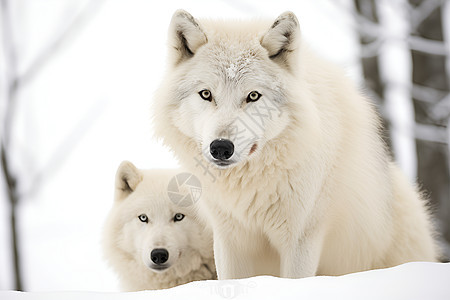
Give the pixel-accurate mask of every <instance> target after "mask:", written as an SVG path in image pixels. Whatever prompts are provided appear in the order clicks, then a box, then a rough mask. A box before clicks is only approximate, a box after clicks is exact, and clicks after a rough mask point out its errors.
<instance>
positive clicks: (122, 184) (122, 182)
mask: <svg viewBox="0 0 450 300" xmlns="http://www.w3.org/2000/svg"><path fill="white" fill-rule="evenodd" d="M141 181H142V173H141V172H140V171H139V170H138V169H137V168H136V167H135V166H134V165H133V164H132V163H130V162H129V161H123V162H122V163H121V164H120V166H119V168H118V169H117V172H116V193H115V197H114V198H115V200H122V199H124V198H125V197H126V196H128V195H129V194H131V193H132V192H133V191H134V190H135V189H136V187H137V186H138V184H139V183H140V182H141Z"/></svg>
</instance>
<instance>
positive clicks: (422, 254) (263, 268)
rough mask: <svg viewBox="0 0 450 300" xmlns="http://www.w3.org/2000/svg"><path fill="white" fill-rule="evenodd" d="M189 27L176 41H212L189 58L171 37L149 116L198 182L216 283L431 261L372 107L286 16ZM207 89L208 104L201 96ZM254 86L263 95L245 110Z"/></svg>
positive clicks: (421, 217) (413, 195)
mask: <svg viewBox="0 0 450 300" xmlns="http://www.w3.org/2000/svg"><path fill="white" fill-rule="evenodd" d="M186 16H189V17H186ZM180 19H183V20H184V21H183V22H187V21H186V20H194V19H193V18H192V17H191V16H190V15H189V14H187V13H186V12H184V11H178V12H176V13H175V15H174V17H173V19H172V25H171V28H175V27H177V25H176V24H177V23H178V22H180ZM194 22H195V24H196V25H193V26H191V27H190V29H191V31H189V32H185V35H184V38H185V39H186V40H187V41H189V40H190V35H191V34H192V30H194V31H196V33H195V34H193V37H194V40H196V41H198V38H195V37H198V36H202V35H204V36H205V37H206V39H204V40H203V41H202V42H201V43H198V42H196V48H195V49H190V51H187V52H191V54H190V55H184V56H182V55H181V54H180V52H179V51H178V50H176V47H175V46H174V45H180V40H177V38H176V35H175V33H174V32H173V30H170V31H169V41H170V43H171V44H170V45H169V47H170V49H171V52H170V54H171V55H170V56H169V70H168V72H167V74H166V76H165V78H164V80H163V82H162V85H161V87H160V89H159V90H158V92H157V95H156V97H155V100H154V107H153V109H154V116H153V118H154V125H155V131H156V134H157V136H159V137H162V138H163V140H164V142H165V143H166V144H167V145H168V146H170V147H171V148H172V149H173V151H174V153H175V154H176V155H177V157H178V158H179V159H180V161H181V163H182V164H183V165H184V166H185V167H187V168H188V169H189V170H190V171H191V172H194V173H195V174H196V175H197V176H198V177H199V178H201V181H202V184H203V186H204V189H203V191H204V193H205V194H206V195H207V196H206V197H205V198H204V199H202V201H201V204H202V211H203V212H204V213H205V215H206V216H207V218H208V220H209V221H210V223H211V224H212V227H213V232H214V251H215V259H216V267H217V272H218V276H219V279H228V278H242V277H248V276H253V275H258V274H272V275H280V276H282V277H294V278H298V277H305V276H313V275H316V274H324V275H338V274H345V273H350V272H356V271H362V270H367V269H372V268H383V267H389V266H394V265H398V264H401V263H404V262H408V261H416V260H423V261H435V260H436V259H437V250H436V247H435V243H434V240H433V236H432V235H433V230H432V226H431V224H430V220H429V215H428V212H427V208H426V205H425V201H424V200H423V199H422V198H421V195H420V194H419V193H418V192H417V191H416V189H415V188H414V187H413V186H412V185H411V184H410V183H409V182H408V181H407V180H406V179H405V178H404V177H403V175H402V174H401V172H400V171H399V170H398V168H397V167H396V166H395V165H394V163H392V161H391V159H390V158H389V156H388V154H387V151H386V149H385V145H384V144H383V142H382V139H381V137H380V133H379V131H380V121H379V118H378V116H377V114H376V113H375V110H374V108H373V107H372V105H371V104H370V102H369V101H368V100H367V99H366V98H365V97H364V96H362V95H361V94H360V93H359V92H358V91H357V89H356V88H355V87H354V86H353V85H352V84H351V83H350V82H349V80H348V79H347V78H346V77H345V76H344V75H343V74H342V72H341V71H340V70H338V69H336V68H335V67H334V66H332V65H331V64H329V63H327V62H324V61H323V60H321V59H319V58H317V57H316V56H315V55H314V54H312V53H311V52H310V51H309V50H308V49H307V47H306V46H305V45H304V44H303V43H302V42H301V41H300V30H299V25H298V21H297V19H296V17H295V15H294V14H293V13H289V12H288V13H284V14H282V15H281V16H280V17H279V18H278V19H277V20H276V21H275V22H274V23H273V25H272V26H271V23H267V22H262V21H249V22H246V21H231V22H225V21H207V20H195V21H194ZM174 41H177V42H174ZM181 44H183V43H182V42H181ZM188 44H189V43H184V45H185V46H186V45H188ZM199 44H201V45H199ZM187 47H189V46H187ZM174 49H175V50H174ZM185 52H186V51H185ZM180 57H181V59H180ZM203 89H208V90H210V91H211V93H212V95H213V100H212V101H211V102H208V101H205V100H203V99H202V98H200V96H199V94H198V92H199V91H201V90H203ZM254 90H256V91H258V92H260V93H261V94H262V97H261V98H260V100H258V101H256V102H250V103H246V101H245V99H246V97H247V95H248V94H249V92H251V91H254ZM267 107H270V108H272V110H269V109H267ZM261 112H264V115H265V116H264V117H260V115H258V113H260V114H261ZM236 132H237V133H236ZM217 138H225V139H229V140H231V141H232V142H233V143H234V145H235V149H234V154H233V156H232V157H231V158H230V161H231V162H232V164H230V165H229V166H228V167H223V166H218V165H217V164H216V162H215V160H214V159H213V157H212V156H211V154H210V151H209V145H210V143H211V142H212V141H213V140H214V139H217ZM255 147H256V151H252V149H253V148H255ZM253 150H255V149H253Z"/></svg>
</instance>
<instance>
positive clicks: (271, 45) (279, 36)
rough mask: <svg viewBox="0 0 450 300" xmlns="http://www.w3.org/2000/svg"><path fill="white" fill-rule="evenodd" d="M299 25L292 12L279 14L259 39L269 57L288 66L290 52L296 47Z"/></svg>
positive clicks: (290, 56) (290, 64)
mask: <svg viewBox="0 0 450 300" xmlns="http://www.w3.org/2000/svg"><path fill="white" fill-rule="evenodd" d="M299 38H300V26H299V23H298V20H297V17H296V16H295V14H294V13H293V12H290V11H288V12H285V13H283V14H281V15H280V16H279V17H278V18H277V19H276V20H275V22H274V23H273V24H272V27H270V29H269V31H267V33H266V34H264V36H263V37H262V39H261V46H263V47H264V48H266V50H267V51H268V52H269V57H270V58H271V59H272V60H273V61H275V62H277V63H279V64H281V65H283V66H285V67H288V68H290V67H291V66H292V63H293V62H292V54H293V52H294V51H295V50H296V49H297V48H298V44H299Z"/></svg>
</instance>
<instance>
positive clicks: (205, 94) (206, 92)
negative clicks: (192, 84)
mask: <svg viewBox="0 0 450 300" xmlns="http://www.w3.org/2000/svg"><path fill="white" fill-rule="evenodd" d="M198 94H199V95H200V97H202V99H203V100H206V101H210V102H211V100H212V95H211V91H210V90H201V91H200V92H198Z"/></svg>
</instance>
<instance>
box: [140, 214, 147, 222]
mask: <svg viewBox="0 0 450 300" xmlns="http://www.w3.org/2000/svg"><path fill="white" fill-rule="evenodd" d="M138 218H139V221H141V222H144V223H148V217H147V215H146V214H142V215H139V217H138Z"/></svg>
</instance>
